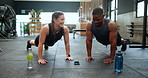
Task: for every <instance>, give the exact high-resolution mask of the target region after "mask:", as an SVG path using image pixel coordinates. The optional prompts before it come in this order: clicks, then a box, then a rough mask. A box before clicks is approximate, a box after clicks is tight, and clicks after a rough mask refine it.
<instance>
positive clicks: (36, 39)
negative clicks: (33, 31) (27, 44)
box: [35, 35, 40, 47]
mask: <svg viewBox="0 0 148 78" xmlns="http://www.w3.org/2000/svg"><path fill="white" fill-rule="evenodd" d="M39 37H40V36H39V35H38V36H37V37H36V38H35V46H37V47H38V45H39Z"/></svg>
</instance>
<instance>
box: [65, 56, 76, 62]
mask: <svg viewBox="0 0 148 78" xmlns="http://www.w3.org/2000/svg"><path fill="white" fill-rule="evenodd" d="M65 60H69V61H73V60H74V59H73V58H71V57H66V58H65Z"/></svg>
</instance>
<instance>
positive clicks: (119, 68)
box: [115, 51, 123, 72]
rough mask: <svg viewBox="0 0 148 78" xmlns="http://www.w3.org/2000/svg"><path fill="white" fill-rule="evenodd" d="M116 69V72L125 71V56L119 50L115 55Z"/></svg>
mask: <svg viewBox="0 0 148 78" xmlns="http://www.w3.org/2000/svg"><path fill="white" fill-rule="evenodd" d="M115 71H116V72H122V71H123V56H122V52H121V51H118V52H117V53H116V56H115Z"/></svg>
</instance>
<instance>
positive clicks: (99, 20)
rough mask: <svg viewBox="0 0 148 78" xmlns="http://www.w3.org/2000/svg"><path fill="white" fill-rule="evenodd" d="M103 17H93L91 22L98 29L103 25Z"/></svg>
mask: <svg viewBox="0 0 148 78" xmlns="http://www.w3.org/2000/svg"><path fill="white" fill-rule="evenodd" d="M103 20H104V15H103V14H102V15H93V22H94V23H95V26H96V27H98V28H100V27H102V25H103Z"/></svg>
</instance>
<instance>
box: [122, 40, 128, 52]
mask: <svg viewBox="0 0 148 78" xmlns="http://www.w3.org/2000/svg"><path fill="white" fill-rule="evenodd" d="M121 44H122V47H121V51H125V50H126V49H127V43H126V40H121Z"/></svg>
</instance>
